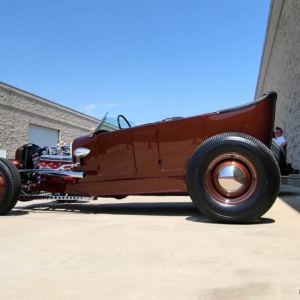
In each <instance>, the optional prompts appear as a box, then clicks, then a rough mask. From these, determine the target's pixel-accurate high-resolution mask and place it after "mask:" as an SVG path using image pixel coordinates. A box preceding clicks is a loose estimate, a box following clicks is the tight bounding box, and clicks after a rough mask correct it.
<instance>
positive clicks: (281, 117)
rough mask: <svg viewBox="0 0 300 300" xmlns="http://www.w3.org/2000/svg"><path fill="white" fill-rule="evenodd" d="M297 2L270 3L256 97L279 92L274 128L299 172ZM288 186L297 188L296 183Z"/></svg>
mask: <svg viewBox="0 0 300 300" xmlns="http://www.w3.org/2000/svg"><path fill="white" fill-rule="evenodd" d="M299 12H300V1H299V0H273V1H272V2H271V8H270V14H269V21H268V27H267V31H266V36H265V44H264V51H263V55H262V59H261V66H260V72H259V77H258V82H257V89H256V95H255V97H256V98H258V97H259V96H260V95H262V94H263V93H264V92H266V91H269V90H274V91H276V92H277V93H278V101H277V111H276V120H275V122H276V125H277V126H280V127H282V129H283V130H284V135H285V136H286V137H287V140H288V148H287V161H288V162H292V163H293V165H292V166H293V167H294V168H296V169H300V50H299V49H300V14H299ZM288 183H289V184H292V185H297V186H300V181H299V180H289V181H288Z"/></svg>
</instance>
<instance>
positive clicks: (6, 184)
mask: <svg viewBox="0 0 300 300" xmlns="http://www.w3.org/2000/svg"><path fill="white" fill-rule="evenodd" d="M20 191H21V177H20V174H19V172H18V169H17V168H16V166H15V165H14V164H13V163H11V162H10V161H9V160H7V159H4V158H0V215H4V214H6V213H8V212H9V211H10V210H12V209H13V208H14V206H15V205H16V203H17V202H18V200H19V197H20Z"/></svg>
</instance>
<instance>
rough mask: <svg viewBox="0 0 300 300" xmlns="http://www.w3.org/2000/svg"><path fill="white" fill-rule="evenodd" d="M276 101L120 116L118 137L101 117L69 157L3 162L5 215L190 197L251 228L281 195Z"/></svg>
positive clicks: (1, 208) (27, 150)
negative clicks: (142, 118) (61, 205)
mask: <svg viewBox="0 0 300 300" xmlns="http://www.w3.org/2000/svg"><path fill="white" fill-rule="evenodd" d="M276 98H277V95H276V93H275V92H269V93H266V94H265V95H263V96H262V97H261V98H260V99H258V100H256V101H253V102H251V103H248V104H245V105H243V106H239V107H235V108H231V109H225V110H220V111H217V112H214V113H209V114H204V115H198V116H194V117H185V118H174V119H172V118H171V119H166V120H163V121H160V122H156V123H150V124H145V125H140V126H135V127H131V125H130V123H129V122H128V121H127V120H126V118H125V117H124V116H122V115H119V116H118V127H119V128H118V130H115V131H106V130H103V123H104V121H105V117H103V119H102V120H101V121H100V123H99V124H98V125H97V126H96V127H95V129H94V130H93V131H92V132H91V133H90V134H88V135H85V136H80V137H78V138H75V139H74V140H73V141H72V142H71V144H70V146H69V149H65V152H64V151H59V149H56V150H57V151H56V152H55V153H53V151H51V152H50V151H49V149H48V148H47V147H39V146H37V145H34V144H26V145H23V146H22V147H20V148H18V149H17V150H16V154H15V158H14V159H9V160H8V159H4V158H1V159H0V214H2V215H3V214H6V213H8V212H9V211H10V210H11V209H12V208H13V207H14V206H15V205H16V203H17V201H18V200H20V201H29V200H34V199H56V200H59V201H76V200H77V199H80V197H88V198H89V199H97V197H115V198H118V199H122V198H124V197H126V196H128V195H174V196H176V195H189V196H190V198H191V200H192V201H193V202H194V204H195V205H196V207H197V208H198V209H199V210H200V211H201V212H202V213H203V214H205V215H206V216H208V217H209V218H211V219H212V220H215V221H218V222H228V223H249V222H253V221H254V220H257V219H259V218H260V217H261V216H262V215H263V214H265V213H266V212H267V211H268V210H269V209H270V207H271V206H272V205H273V203H274V201H275V200H276V198H277V195H278V193H279V188H280V169H279V166H278V163H277V161H276V158H275V156H274V155H273V153H272V152H271V150H270V147H271V144H272V133H273V126H274V116H275V107H276ZM121 121H123V124H124V121H125V123H126V124H127V125H126V126H124V125H122V122H121ZM52 150H53V149H52ZM54 150H55V149H54ZM145 199H146V197H145Z"/></svg>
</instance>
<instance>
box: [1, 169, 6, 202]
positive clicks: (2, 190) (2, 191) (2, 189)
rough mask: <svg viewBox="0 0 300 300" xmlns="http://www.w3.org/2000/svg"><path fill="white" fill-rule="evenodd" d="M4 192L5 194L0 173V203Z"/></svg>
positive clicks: (3, 182) (3, 181)
mask: <svg viewBox="0 0 300 300" xmlns="http://www.w3.org/2000/svg"><path fill="white" fill-rule="evenodd" d="M4 192H5V180H4V178H3V175H2V173H1V172H0V201H1V200H2V197H3V195H4Z"/></svg>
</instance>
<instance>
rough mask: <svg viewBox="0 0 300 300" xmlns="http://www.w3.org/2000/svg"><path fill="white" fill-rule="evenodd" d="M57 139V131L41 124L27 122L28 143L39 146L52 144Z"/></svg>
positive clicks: (54, 143) (55, 142)
mask: <svg viewBox="0 0 300 300" xmlns="http://www.w3.org/2000/svg"><path fill="white" fill-rule="evenodd" d="M58 141H59V131H58V130H55V129H52V128H47V127H43V126H38V125H33V124H29V143H33V144H36V145H38V146H40V147H44V146H48V147H50V146H53V145H56V144H57V142H58Z"/></svg>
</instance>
